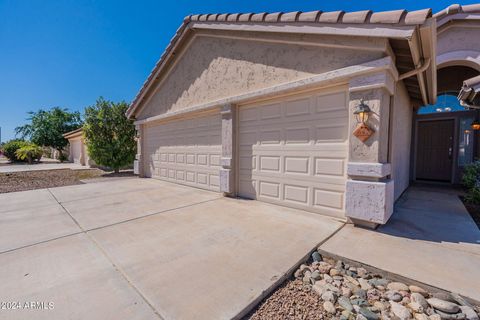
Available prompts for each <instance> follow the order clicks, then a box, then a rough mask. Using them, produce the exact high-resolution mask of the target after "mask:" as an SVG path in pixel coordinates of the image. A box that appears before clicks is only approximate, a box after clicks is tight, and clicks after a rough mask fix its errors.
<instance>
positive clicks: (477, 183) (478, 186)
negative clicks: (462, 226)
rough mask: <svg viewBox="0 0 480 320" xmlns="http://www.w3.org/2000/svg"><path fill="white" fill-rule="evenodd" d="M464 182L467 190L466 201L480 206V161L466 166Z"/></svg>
mask: <svg viewBox="0 0 480 320" xmlns="http://www.w3.org/2000/svg"><path fill="white" fill-rule="evenodd" d="M462 182H463V185H464V186H465V188H467V194H466V196H465V200H467V201H468V202H470V203H474V204H480V161H478V160H477V161H475V162H473V163H471V164H468V165H466V166H465V168H464V170H463V177H462Z"/></svg>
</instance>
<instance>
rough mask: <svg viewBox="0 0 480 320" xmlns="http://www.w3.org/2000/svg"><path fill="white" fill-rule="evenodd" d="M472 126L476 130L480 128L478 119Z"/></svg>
mask: <svg viewBox="0 0 480 320" xmlns="http://www.w3.org/2000/svg"><path fill="white" fill-rule="evenodd" d="M470 126H471V128H472V129H473V130H475V131H478V130H480V122H479V121H477V120H474V121H473V122H472V124H471V125H470Z"/></svg>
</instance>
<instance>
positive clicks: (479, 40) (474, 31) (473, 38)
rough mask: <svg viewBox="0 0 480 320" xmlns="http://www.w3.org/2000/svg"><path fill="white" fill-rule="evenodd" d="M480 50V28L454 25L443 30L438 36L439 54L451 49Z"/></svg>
mask: <svg viewBox="0 0 480 320" xmlns="http://www.w3.org/2000/svg"><path fill="white" fill-rule="evenodd" d="M458 50H474V51H480V29H479V28H478V27H477V28H473V27H464V26H454V27H450V28H448V29H445V30H444V31H441V32H440V33H439V34H438V37H437V55H441V54H443V53H445V52H449V51H458Z"/></svg>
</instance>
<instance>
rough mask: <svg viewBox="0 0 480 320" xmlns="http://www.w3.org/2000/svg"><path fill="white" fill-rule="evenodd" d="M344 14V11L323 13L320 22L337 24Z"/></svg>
mask: <svg viewBox="0 0 480 320" xmlns="http://www.w3.org/2000/svg"><path fill="white" fill-rule="evenodd" d="M344 13H345V12H344V11H330V12H322V14H321V15H320V17H319V18H318V22H326V23H337V22H338V21H339V20H340V18H341V17H342V16H343V14H344Z"/></svg>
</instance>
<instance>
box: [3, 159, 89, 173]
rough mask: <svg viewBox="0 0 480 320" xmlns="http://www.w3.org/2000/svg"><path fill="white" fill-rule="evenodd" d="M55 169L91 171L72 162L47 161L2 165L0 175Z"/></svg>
mask: <svg viewBox="0 0 480 320" xmlns="http://www.w3.org/2000/svg"><path fill="white" fill-rule="evenodd" d="M55 169H72V170H84V169H89V167H87V166H82V165H80V164H78V163H71V162H63V163H60V162H58V161H45V162H40V163H35V164H28V163H2V164H1V165H0V173H10V172H24V171H40V170H55Z"/></svg>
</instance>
